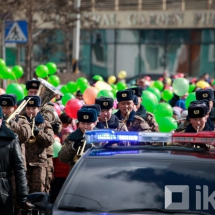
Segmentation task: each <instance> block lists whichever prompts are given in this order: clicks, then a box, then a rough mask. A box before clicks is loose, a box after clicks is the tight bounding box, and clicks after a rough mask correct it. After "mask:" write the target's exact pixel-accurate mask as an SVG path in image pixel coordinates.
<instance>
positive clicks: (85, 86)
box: [80, 84, 89, 94]
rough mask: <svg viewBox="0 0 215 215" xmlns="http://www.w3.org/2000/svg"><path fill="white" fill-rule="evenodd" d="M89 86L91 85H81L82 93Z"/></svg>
mask: <svg viewBox="0 0 215 215" xmlns="http://www.w3.org/2000/svg"><path fill="white" fill-rule="evenodd" d="M88 87H89V85H88V84H83V85H81V86H80V91H81V93H82V94H84V91H85V90H86V89H87V88H88Z"/></svg>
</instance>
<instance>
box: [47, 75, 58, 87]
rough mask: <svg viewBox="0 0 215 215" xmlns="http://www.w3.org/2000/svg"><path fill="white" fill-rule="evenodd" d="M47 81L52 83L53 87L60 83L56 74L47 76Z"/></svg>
mask: <svg viewBox="0 0 215 215" xmlns="http://www.w3.org/2000/svg"><path fill="white" fill-rule="evenodd" d="M47 81H48V82H49V83H50V84H52V85H53V86H54V87H57V86H58V85H59V84H60V79H59V78H58V76H56V75H51V76H49V77H48V79H47Z"/></svg>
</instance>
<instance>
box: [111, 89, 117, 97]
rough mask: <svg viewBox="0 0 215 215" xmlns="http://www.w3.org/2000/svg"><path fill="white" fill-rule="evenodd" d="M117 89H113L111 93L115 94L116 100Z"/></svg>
mask: <svg viewBox="0 0 215 215" xmlns="http://www.w3.org/2000/svg"><path fill="white" fill-rule="evenodd" d="M117 91H118V90H117V89H112V90H111V92H112V93H113V96H114V98H116V93H117Z"/></svg>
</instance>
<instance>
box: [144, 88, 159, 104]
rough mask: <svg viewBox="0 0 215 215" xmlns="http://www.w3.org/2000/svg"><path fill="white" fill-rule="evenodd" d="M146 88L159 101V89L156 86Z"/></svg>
mask: <svg viewBox="0 0 215 215" xmlns="http://www.w3.org/2000/svg"><path fill="white" fill-rule="evenodd" d="M146 90H147V91H149V92H151V93H154V94H155V95H156V97H157V99H158V101H160V99H161V93H160V91H159V90H158V89H157V88H156V87H148V88H147V89H146Z"/></svg>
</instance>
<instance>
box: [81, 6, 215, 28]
mask: <svg viewBox="0 0 215 215" xmlns="http://www.w3.org/2000/svg"><path fill="white" fill-rule="evenodd" d="M83 16H84V17H85V18H87V19H85V22H84V24H83V26H82V27H84V28H87V27H89V26H92V25H91V24H92V22H91V24H90V23H89V22H87V21H86V20H91V21H94V22H95V24H96V27H98V28H207V27H208V28H210V27H215V10H208V11H186V12H169V11H166V12H164V11H154V12H152V11H150V12H148V11H138V12H137V11H119V12H113V11H107V12H93V13H84V14H83Z"/></svg>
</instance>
